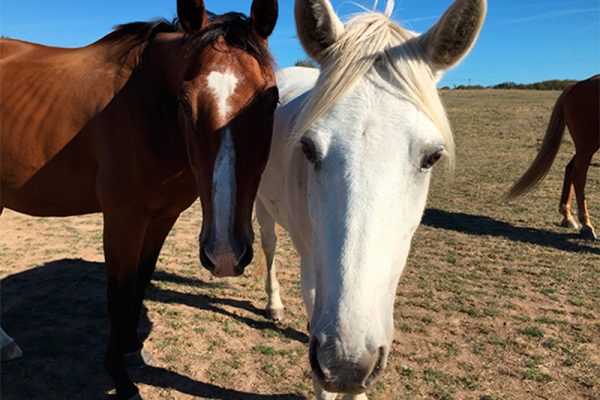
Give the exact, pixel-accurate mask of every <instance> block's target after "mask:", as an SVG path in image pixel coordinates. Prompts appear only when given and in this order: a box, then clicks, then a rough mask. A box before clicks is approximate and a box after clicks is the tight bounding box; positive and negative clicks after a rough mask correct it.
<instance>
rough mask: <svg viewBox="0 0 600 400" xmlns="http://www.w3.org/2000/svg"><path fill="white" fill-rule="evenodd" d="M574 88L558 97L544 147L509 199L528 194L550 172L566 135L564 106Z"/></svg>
mask: <svg viewBox="0 0 600 400" xmlns="http://www.w3.org/2000/svg"><path fill="white" fill-rule="evenodd" d="M572 88H573V86H569V87H567V88H566V89H565V90H564V91H563V92H562V93H561V95H560V96H559V97H558V100H556V104H555V105H554V109H553V110H552V115H551V116H550V122H549V123H548V128H546V135H545V136H544V141H543V142H542V147H541V148H540V150H539V152H538V154H537V156H536V157H535V160H533V162H532V163H531V165H530V166H529V168H528V169H527V171H525V173H524V174H523V176H521V178H519V180H518V181H517V182H516V183H515V184H514V185H513V186H512V187H511V188H510V190H509V191H508V193H507V197H508V198H515V197H518V196H521V195H523V194H525V193H527V192H528V191H529V190H531V189H532V188H533V187H535V186H536V185H537V184H539V183H540V182H541V181H542V180H543V179H544V177H545V176H546V174H547V173H548V171H549V170H550V167H551V166H552V163H553V162H554V159H555V158H556V154H557V153H558V149H559V148H560V142H561V140H562V137H563V135H564V133H565V126H566V123H565V118H564V113H563V104H564V101H565V99H566V98H567V95H568V94H569V92H570V91H571V89H572Z"/></svg>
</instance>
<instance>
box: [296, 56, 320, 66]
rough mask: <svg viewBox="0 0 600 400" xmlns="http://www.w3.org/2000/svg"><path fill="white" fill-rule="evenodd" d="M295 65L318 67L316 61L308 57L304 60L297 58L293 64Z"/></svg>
mask: <svg viewBox="0 0 600 400" xmlns="http://www.w3.org/2000/svg"><path fill="white" fill-rule="evenodd" d="M294 66H295V67H308V68H319V66H318V65H317V63H316V62H314V61H313V60H311V59H310V58H307V59H304V60H298V61H296V63H295V64H294Z"/></svg>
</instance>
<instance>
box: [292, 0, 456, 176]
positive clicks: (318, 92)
mask: <svg viewBox="0 0 600 400" xmlns="http://www.w3.org/2000/svg"><path fill="white" fill-rule="evenodd" d="M393 5H394V2H393V1H392V0H390V1H388V4H387V7H386V12H385V14H381V13H377V12H367V13H364V14H360V15H358V16H356V17H354V18H352V19H351V20H350V21H348V22H347V23H346V24H345V29H344V32H343V33H342V34H341V35H340V37H339V38H337V40H336V42H335V43H334V44H333V45H331V46H330V47H328V48H327V49H325V50H324V51H323V54H322V56H321V57H320V60H321V61H320V64H321V68H320V72H321V73H320V76H319V78H318V80H317V83H316V84H315V87H314V88H313V89H312V91H311V93H310V94H309V96H308V97H307V99H306V101H305V103H304V105H303V107H302V109H301V111H300V113H299V114H298V116H297V117H296V119H295V123H294V128H293V130H294V132H295V134H296V135H298V136H302V135H304V134H305V133H306V132H307V131H308V130H309V129H310V128H311V127H312V125H313V124H314V123H315V122H316V121H317V120H319V119H320V118H321V117H323V116H324V115H325V114H326V113H327V112H328V111H329V110H330V109H331V108H332V107H333V106H334V105H335V104H336V103H337V102H338V101H339V100H340V98H341V97H342V96H343V95H344V94H345V93H347V92H348V91H349V90H350V89H351V88H352V87H353V85H354V84H355V83H356V82H357V81H358V80H359V79H361V78H362V77H364V76H365V75H366V74H367V73H368V72H369V71H370V70H371V69H373V68H375V67H378V68H379V67H381V68H385V70H386V72H387V73H388V74H389V75H391V78H392V81H393V82H390V83H391V84H393V85H395V86H398V87H399V88H400V89H401V92H403V93H404V96H405V97H406V99H407V100H409V101H411V102H412V103H413V104H415V106H416V107H417V108H418V109H420V110H421V111H422V112H423V113H424V114H425V115H426V116H427V117H428V118H429V119H431V121H432V122H433V123H434V125H435V126H436V127H437V128H438V129H439V130H440V132H441V134H442V136H443V138H444V141H445V146H446V151H447V160H448V162H449V165H450V166H451V168H452V167H453V165H454V139H453V137H452V131H451V128H450V123H449V121H448V117H447V116H446V111H445V109H444V107H443V105H442V101H441V99H440V97H439V93H438V90H437V87H436V83H437V79H436V76H435V75H434V72H433V71H432V69H431V66H430V65H429V64H428V63H427V61H426V55H425V48H424V47H423V43H422V42H421V41H420V39H419V36H418V35H417V34H416V33H414V32H411V31H408V30H406V29H404V28H402V27H401V26H399V25H398V24H396V23H395V22H394V21H392V20H391V19H390V15H391V13H392V9H393Z"/></svg>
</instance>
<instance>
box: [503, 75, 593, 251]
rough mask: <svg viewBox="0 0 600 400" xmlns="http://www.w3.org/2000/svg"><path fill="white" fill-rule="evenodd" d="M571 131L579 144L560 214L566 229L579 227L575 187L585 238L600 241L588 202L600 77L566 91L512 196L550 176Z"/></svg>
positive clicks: (568, 171)
mask: <svg viewBox="0 0 600 400" xmlns="http://www.w3.org/2000/svg"><path fill="white" fill-rule="evenodd" d="M565 126H567V127H568V128H569V132H570V133H571V137H572V138H573V142H574V143H575V155H574V156H573V158H572V159H571V161H570V162H569V163H568V164H567V167H566V168H565V180H564V184H563V190H562V196H561V198H560V206H559V211H560V213H561V214H562V215H563V221H562V225H563V226H568V227H572V228H579V224H578V223H577V222H576V221H575V219H574V218H573V215H572V214H571V199H572V197H573V188H574V189H575V194H576V196H577V213H578V216H579V221H580V222H581V225H582V226H581V231H580V233H581V236H582V237H584V238H586V239H591V240H594V239H597V236H596V233H595V232H594V227H593V226H592V223H591V222H590V213H589V211H588V205H587V202H586V201H585V182H586V177H587V171H588V168H589V166H590V164H591V162H592V157H593V156H594V153H596V152H597V151H598V148H599V147H600V75H595V76H592V77H591V78H588V79H587V80H585V81H581V82H577V83H576V84H574V85H572V86H569V87H568V88H566V89H565V90H564V91H563V92H562V94H561V95H560V97H559V98H558V100H557V101H556V105H555V106H554V110H552V116H551V117H550V123H549V124H548V129H547V131H546V136H545V137H544V141H543V143H542V147H541V149H540V151H539V152H538V155H537V156H536V158H535V160H533V163H532V164H531V166H530V167H529V169H528V170H527V171H526V172H525V174H523V176H522V177H521V178H520V179H519V180H518V181H517V182H516V183H515V184H514V185H513V186H512V188H511V189H510V191H509V193H508V196H509V197H517V196H520V195H522V194H524V193H526V192H527V191H528V190H529V189H531V188H532V187H534V186H535V185H536V184H538V183H539V182H540V181H541V180H542V179H543V178H544V176H546V174H547V173H548V170H549V169H550V166H551V165H552V162H553V161H554V158H555V157H556V153H557V152H558V148H559V147H560V142H561V140H562V137H563V134H564V132H565Z"/></svg>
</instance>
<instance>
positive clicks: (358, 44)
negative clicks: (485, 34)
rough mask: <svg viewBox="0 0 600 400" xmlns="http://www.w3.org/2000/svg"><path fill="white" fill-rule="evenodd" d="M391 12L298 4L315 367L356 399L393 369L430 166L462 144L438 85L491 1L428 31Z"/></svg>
mask: <svg viewBox="0 0 600 400" xmlns="http://www.w3.org/2000/svg"><path fill="white" fill-rule="evenodd" d="M392 7H393V1H390V4H388V9H387V12H386V14H379V13H366V14H363V15H359V16H357V17H355V18H353V19H352V20H350V21H349V22H347V23H346V24H345V25H344V24H342V23H341V22H340V20H339V19H338V17H337V15H336V14H335V13H334V12H333V10H332V7H331V5H330V3H329V2H328V0H296V4H295V14H296V23H297V27H298V35H299V37H300V40H301V42H302V44H303V46H304V48H305V50H306V51H307V53H308V54H309V55H310V56H311V57H312V58H313V59H314V60H316V61H317V62H318V63H319V64H320V69H321V74H320V77H319V79H318V81H317V83H316V85H315V87H314V89H313V90H312V92H311V93H310V94H309V95H308V97H307V99H306V102H305V104H304V106H303V107H302V110H301V111H300V113H299V114H298V115H297V117H296V120H295V122H294V129H295V131H296V132H297V133H298V134H299V135H300V138H299V150H298V151H302V152H304V155H305V157H306V159H307V160H308V162H310V163H311V164H312V165H311V167H310V172H309V175H308V182H307V183H306V184H307V185H308V209H309V215H310V224H311V238H312V240H311V242H312V246H313V248H312V253H313V254H312V255H313V259H312V260H310V263H311V264H313V268H314V279H315V282H314V289H315V292H314V304H307V306H308V310H309V314H310V315H309V317H310V330H311V342H310V343H311V344H310V361H311V366H312V369H313V372H314V374H315V376H316V377H317V378H318V380H319V382H320V384H321V385H322V387H323V388H324V389H326V390H327V391H332V392H343V393H358V392H362V391H364V390H365V389H366V387H367V386H368V385H369V384H370V383H371V382H372V381H373V379H374V378H375V377H376V376H377V375H378V373H379V372H380V371H381V370H382V369H383V368H384V366H385V364H386V359H387V355H388V352H389V349H390V347H391V344H392V340H393V336H394V322H393V305H394V299H395V294H396V288H397V284H398V280H399V278H400V274H401V273H402V270H403V268H404V265H405V262H406V258H407V255H408V252H409V248H410V242H411V239H412V236H413V234H414V232H415V230H416V229H417V226H418V225H419V223H420V220H421V217H422V214H423V210H424V208H425V202H426V198H427V192H428V188H429V181H430V177H431V170H432V167H433V166H434V164H436V163H437V161H438V160H440V159H441V158H442V157H446V158H447V159H448V160H449V161H450V162H451V161H452V157H453V154H454V145H453V140H452V135H451V132H450V128H449V123H448V120H447V118H446V114H445V112H444V109H443V106H442V104H441V101H440V98H439V96H438V93H437V89H436V82H437V80H438V78H439V76H440V75H441V72H442V71H443V70H445V69H447V68H449V67H451V66H453V65H455V64H456V63H458V62H459V61H460V60H461V59H462V58H463V57H464V56H465V55H466V54H467V53H468V51H469V50H470V49H471V47H472V45H473V43H474V42H475V40H476V38H477V36H478V34H479V31H480V29H481V26H482V24H483V20H484V16H485V13H486V1H485V0H457V1H456V2H455V3H454V4H453V5H452V6H451V7H450V9H449V10H448V11H447V12H446V13H445V14H444V16H443V17H442V18H441V20H440V21H439V22H438V23H437V24H436V25H435V26H434V27H433V28H431V30H430V31H429V32H427V33H425V34H423V35H417V34H415V33H413V32H409V31H407V30H404V29H403V28H401V27H400V26H398V25H397V24H395V23H394V22H392V21H391V20H390V19H389V15H390V14H391V9H392Z"/></svg>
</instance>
